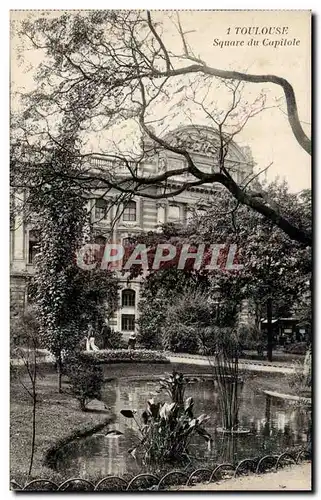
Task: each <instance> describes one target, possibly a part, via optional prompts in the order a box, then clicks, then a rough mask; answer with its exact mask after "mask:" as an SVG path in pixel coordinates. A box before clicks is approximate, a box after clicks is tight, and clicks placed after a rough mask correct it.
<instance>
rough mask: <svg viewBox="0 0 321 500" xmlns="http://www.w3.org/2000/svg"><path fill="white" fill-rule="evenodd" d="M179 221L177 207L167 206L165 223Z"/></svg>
mask: <svg viewBox="0 0 321 500" xmlns="http://www.w3.org/2000/svg"><path fill="white" fill-rule="evenodd" d="M179 219H180V210H179V206H178V205H169V207H168V215H167V221H168V222H175V221H179Z"/></svg>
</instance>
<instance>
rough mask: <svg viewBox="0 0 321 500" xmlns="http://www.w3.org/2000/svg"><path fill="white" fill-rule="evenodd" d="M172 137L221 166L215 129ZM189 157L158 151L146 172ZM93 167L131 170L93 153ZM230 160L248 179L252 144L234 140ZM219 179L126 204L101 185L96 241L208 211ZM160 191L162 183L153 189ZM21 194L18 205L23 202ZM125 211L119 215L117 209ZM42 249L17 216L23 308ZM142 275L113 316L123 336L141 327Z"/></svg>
mask: <svg viewBox="0 0 321 500" xmlns="http://www.w3.org/2000/svg"><path fill="white" fill-rule="evenodd" d="M166 139H167V140H170V141H171V143H172V144H173V141H174V142H175V143H176V144H179V143H180V141H183V142H184V144H185V145H186V144H187V143H188V150H189V152H190V154H191V155H192V157H193V159H194V161H195V163H196V164H197V166H198V168H199V169H200V170H202V171H204V172H207V173H209V172H215V171H216V170H217V169H218V162H217V156H218V155H217V151H218V144H219V137H218V135H217V133H216V132H215V131H214V130H213V129H209V128H206V127H197V128H196V127H194V126H193V127H183V128H180V129H178V130H175V131H174V132H172V133H171V134H169V135H168V136H166ZM184 161H185V160H184V158H182V156H180V155H177V154H174V153H172V152H170V151H166V152H164V151H161V152H157V151H156V152H154V154H153V155H150V156H149V158H148V159H147V160H146V161H144V163H142V166H141V171H140V173H141V174H144V175H155V174H156V173H159V172H162V171H164V170H167V169H173V168H182V167H183V166H184ZM90 164H91V168H92V169H93V170H95V168H96V169H97V167H99V168H104V167H106V169H107V168H108V169H109V170H110V168H111V167H112V168H113V175H114V176H115V175H117V176H119V178H121V177H122V175H128V170H127V169H125V167H124V166H123V165H121V164H118V165H117V164H113V165H111V163H110V161H109V160H107V159H105V158H104V157H103V156H93V157H92V158H91V159H90ZM226 165H227V166H229V168H230V170H231V171H233V177H234V178H235V179H236V180H237V181H238V182H239V183H242V181H243V180H244V179H248V176H250V175H251V172H252V171H253V166H254V165H253V160H252V157H251V154H250V151H249V148H247V147H246V148H240V147H239V146H237V145H236V144H235V143H231V144H230V145H229V150H228V155H227V157H226ZM188 175H189V174H187V175H186V174H184V175H183V176H182V175H180V176H177V177H171V178H170V179H169V180H168V188H169V189H173V190H174V189H175V188H176V189H177V188H179V187H180V186H181V185H182V183H183V182H186V181H187V180H188V178H189V177H188ZM220 188H221V187H220V186H219V185H217V184H215V185H214V186H213V185H206V184H204V185H201V186H195V187H193V188H190V189H188V190H185V191H183V192H182V193H181V194H179V195H177V196H175V198H171V199H166V200H153V199H149V198H144V197H134V198H133V199H132V200H131V201H129V202H128V203H127V204H126V206H122V207H119V206H117V205H112V206H110V204H108V197H113V196H114V195H115V193H114V192H113V191H110V192H109V193H108V196H107V197H106V198H103V197H102V195H103V191H100V190H99V189H97V193H96V195H95V196H93V197H92V198H90V199H89V201H88V209H89V210H90V213H91V222H92V224H93V227H94V229H95V234H96V242H98V243H104V241H106V240H108V239H110V238H112V240H113V241H118V242H122V243H126V239H128V238H130V237H131V236H133V235H135V234H138V233H141V232H143V231H153V230H154V231H155V230H157V229H158V228H160V227H161V225H162V224H164V223H167V222H178V221H179V222H181V223H183V224H184V223H186V222H187V221H188V218H189V217H190V216H191V214H192V213H193V211H194V210H197V211H198V213H199V214H201V213H202V211H204V210H206V206H207V203H208V201H209V199H210V197H211V196H212V193H213V189H220ZM151 189H153V192H155V193H157V192H158V190H160V189H161V188H157V187H154V188H151ZM23 196H24V194H23V193H21V194H20V195H19V197H18V199H16V200H15V203H16V204H19V203H20V204H23ZM119 212H120V213H121V216H120V217H118V216H117V214H118V213H119ZM36 252H37V234H36V232H35V231H34V229H33V227H32V225H31V224H27V223H25V222H24V220H23V218H22V216H18V215H16V217H15V221H14V229H13V230H12V231H11V236H10V272H11V300H12V303H14V304H15V305H17V306H18V307H20V308H23V307H25V305H26V303H27V300H28V291H27V282H28V277H30V276H31V275H32V273H33V269H34V258H35V255H36ZM139 289H140V280H139V279H138V280H134V281H132V282H130V283H127V280H123V281H122V282H121V290H120V308H119V310H118V311H117V313H116V314H115V315H114V317H113V318H112V319H111V320H110V324H111V326H112V327H113V328H114V329H115V330H117V331H121V332H123V334H124V336H126V334H130V332H132V331H134V330H135V328H136V325H135V321H136V320H137V304H138V301H139Z"/></svg>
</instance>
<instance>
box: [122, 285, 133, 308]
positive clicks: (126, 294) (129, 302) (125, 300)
mask: <svg viewBox="0 0 321 500" xmlns="http://www.w3.org/2000/svg"><path fill="white" fill-rule="evenodd" d="M135 296H136V293H135V291H134V290H130V289H129V288H127V289H126V290H123V291H122V294H121V305H122V307H135Z"/></svg>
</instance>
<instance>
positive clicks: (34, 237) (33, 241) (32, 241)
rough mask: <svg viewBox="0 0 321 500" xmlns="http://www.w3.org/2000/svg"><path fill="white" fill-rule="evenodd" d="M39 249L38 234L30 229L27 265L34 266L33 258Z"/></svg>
mask: <svg viewBox="0 0 321 500" xmlns="http://www.w3.org/2000/svg"><path fill="white" fill-rule="evenodd" d="M38 247H39V233H38V231H35V230H34V229H32V230H31V231H29V253H28V264H34V261H35V257H36V255H37V253H38Z"/></svg>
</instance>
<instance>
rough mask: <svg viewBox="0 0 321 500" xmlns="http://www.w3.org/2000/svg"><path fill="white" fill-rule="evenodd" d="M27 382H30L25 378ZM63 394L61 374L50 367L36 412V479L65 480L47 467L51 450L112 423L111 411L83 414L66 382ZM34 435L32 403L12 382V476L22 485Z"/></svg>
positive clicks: (46, 372) (34, 474)
mask: <svg viewBox="0 0 321 500" xmlns="http://www.w3.org/2000/svg"><path fill="white" fill-rule="evenodd" d="M22 381H23V382H25V383H27V382H28V379H27V378H24V379H22ZM63 391H64V392H63V393H62V394H59V393H58V390H57V375H56V374H55V373H54V372H53V368H52V367H49V366H46V367H45V369H44V374H43V377H42V378H41V379H40V380H39V383H38V398H39V403H38V405H37V413H36V426H37V427H36V448H35V456H34V464H33V469H32V474H31V477H32V478H39V477H47V478H52V479H55V478H56V479H57V480H62V479H63V478H62V477H61V475H58V474H56V473H55V472H54V471H53V470H52V469H50V468H48V467H46V466H45V464H44V461H45V456H46V454H47V453H48V451H49V450H50V449H51V448H52V447H53V446H54V445H56V444H57V442H60V441H61V440H65V439H66V438H68V437H69V436H70V435H72V434H74V433H76V432H77V431H80V432H86V431H90V430H91V429H92V428H94V427H96V426H99V425H107V423H108V422H109V421H110V420H111V418H112V414H111V412H110V411H107V410H106V411H105V412H101V413H99V412H96V413H94V412H82V411H81V410H80V409H79V403H78V401H77V400H76V399H75V398H73V397H72V396H71V395H70V394H68V392H67V391H68V387H67V384H65V383H63ZM31 433H32V401H31V398H30V396H28V394H27V393H26V391H25V389H23V387H22V385H21V383H20V382H19V381H18V380H12V382H11V401H10V472H11V474H10V476H11V479H15V480H16V481H17V482H18V483H19V484H23V483H24V482H25V481H26V479H27V472H28V469H29V461H30V447H31Z"/></svg>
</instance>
